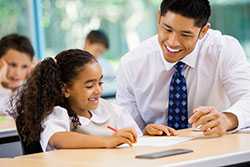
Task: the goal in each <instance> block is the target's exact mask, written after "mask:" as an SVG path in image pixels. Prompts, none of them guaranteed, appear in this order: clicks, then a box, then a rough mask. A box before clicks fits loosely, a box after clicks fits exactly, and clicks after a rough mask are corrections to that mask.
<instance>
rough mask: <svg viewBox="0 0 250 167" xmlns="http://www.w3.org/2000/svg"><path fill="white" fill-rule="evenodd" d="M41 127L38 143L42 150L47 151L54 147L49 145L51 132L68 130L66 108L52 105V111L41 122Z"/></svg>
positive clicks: (68, 120) (68, 122)
mask: <svg viewBox="0 0 250 167" xmlns="http://www.w3.org/2000/svg"><path fill="white" fill-rule="evenodd" d="M42 127H43V131H42V133H41V135H40V144H41V147H42V149H43V151H48V150H50V149H53V148H54V147H53V146H50V145H49V139H50V138H51V136H52V135H53V134H55V133H57V132H69V131H70V119H69V116H68V114H67V110H66V109H64V108H62V107H54V109H53V112H52V113H51V114H50V115H49V116H48V117H47V118H46V119H45V121H44V122H43V123H42Z"/></svg>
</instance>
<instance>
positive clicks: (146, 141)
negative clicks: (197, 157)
mask: <svg viewBox="0 0 250 167" xmlns="http://www.w3.org/2000/svg"><path fill="white" fill-rule="evenodd" d="M193 138H194V137H177V136H169V137H167V136H142V137H139V138H138V139H137V143H135V144H133V146H152V147H163V146H164V147H166V146H172V145H175V144H178V143H182V142H185V141H189V140H191V139H193ZM119 147H120V148H122V147H128V145H127V144H122V145H120V146H119Z"/></svg>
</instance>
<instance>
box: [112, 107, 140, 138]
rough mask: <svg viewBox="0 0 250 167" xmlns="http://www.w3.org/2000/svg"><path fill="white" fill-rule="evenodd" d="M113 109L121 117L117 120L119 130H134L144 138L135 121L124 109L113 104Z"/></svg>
mask: <svg viewBox="0 0 250 167" xmlns="http://www.w3.org/2000/svg"><path fill="white" fill-rule="evenodd" d="M112 108H113V109H114V110H115V111H116V113H118V115H119V117H118V119H117V128H118V129H121V128H134V129H135V130H136V132H137V135H138V136H142V135H143V134H142V131H141V129H140V128H139V127H138V125H137V124H136V122H135V120H134V119H133V118H132V117H131V115H130V114H129V113H128V112H127V111H126V110H124V108H123V107H121V106H119V105H115V104H112Z"/></svg>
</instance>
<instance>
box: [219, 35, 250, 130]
mask: <svg viewBox="0 0 250 167" xmlns="http://www.w3.org/2000/svg"><path fill="white" fill-rule="evenodd" d="M223 43H224V47H223V48H222V51H221V54H222V55H221V57H222V58H224V59H223V62H222V69H221V79H222V83H223V86H224V88H225V90H226V94H227V95H228V97H229V99H230V101H231V104H232V106H231V107H229V108H228V109H226V110H225V112H231V113H233V114H235V115H236V116H237V118H238V123H239V124H238V128H237V129H241V128H245V127H247V126H249V125H250V107H249V103H250V65H249V63H248V62H247V60H246V56H245V53H244V51H243V49H242V47H241V46H240V44H239V42H238V41H237V40H236V39H234V38H232V37H225V38H224V41H223Z"/></svg>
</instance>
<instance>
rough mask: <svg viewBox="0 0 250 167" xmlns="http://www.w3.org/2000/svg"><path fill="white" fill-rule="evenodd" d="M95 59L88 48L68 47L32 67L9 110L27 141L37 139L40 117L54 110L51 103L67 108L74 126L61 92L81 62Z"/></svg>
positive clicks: (74, 119) (74, 121)
mask: <svg viewBox="0 0 250 167" xmlns="http://www.w3.org/2000/svg"><path fill="white" fill-rule="evenodd" d="M91 62H97V61H96V59H95V58H94V57H93V56H92V55H91V54H90V53H88V52H86V51H83V50H80V49H70V50H66V51H62V52H61V53H59V54H58V55H57V56H56V57H55V59H53V58H45V59H44V60H43V61H41V62H40V63H39V64H38V65H37V66H36V67H35V69H34V70H33V72H32V74H31V76H30V78H29V79H28V80H27V82H26V83H25V84H24V85H23V86H22V88H20V89H19V90H18V91H17V94H16V95H15V96H14V97H12V99H13V100H12V110H11V111H10V114H11V115H13V116H14V117H15V118H16V124H17V129H18V132H19V134H21V135H20V136H21V137H22V140H23V141H24V142H26V143H27V144H29V143H33V142H37V141H39V140H40V133H41V132H42V131H43V127H42V121H43V120H44V119H45V118H46V117H47V116H48V115H49V114H50V113H51V112H53V108H54V106H58V105H59V106H62V107H65V108H66V109H67V110H68V114H69V116H70V117H71V118H72V122H73V125H74V126H77V125H78V124H79V119H78V117H77V116H76V114H75V113H74V112H73V111H72V110H71V107H70V106H69V105H68V103H67V100H66V98H65V97H64V94H63V87H64V85H65V84H71V82H72V81H73V80H74V78H76V76H77V75H78V73H79V71H81V70H82V69H83V68H84V65H85V64H87V63H91Z"/></svg>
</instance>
